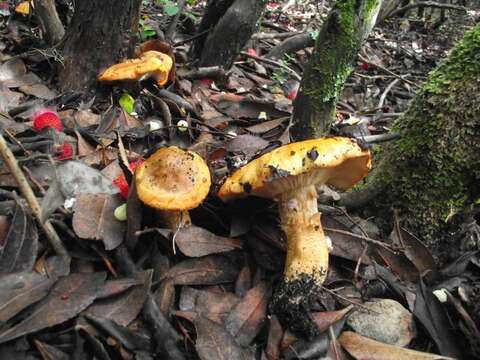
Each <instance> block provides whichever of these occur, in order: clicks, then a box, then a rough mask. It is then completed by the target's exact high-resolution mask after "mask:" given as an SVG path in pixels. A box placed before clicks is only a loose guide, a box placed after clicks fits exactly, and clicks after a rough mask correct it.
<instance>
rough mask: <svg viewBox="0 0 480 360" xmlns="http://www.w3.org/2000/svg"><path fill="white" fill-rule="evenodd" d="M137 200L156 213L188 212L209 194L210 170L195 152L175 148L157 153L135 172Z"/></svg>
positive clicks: (160, 150)
mask: <svg viewBox="0 0 480 360" xmlns="http://www.w3.org/2000/svg"><path fill="white" fill-rule="evenodd" d="M135 184H136V189H137V194H138V197H139V199H140V200H141V201H142V202H143V203H144V204H146V205H148V206H150V207H153V208H156V209H158V210H190V209H193V208H195V207H197V206H198V205H200V203H201V202H202V201H203V200H204V199H205V197H206V196H207V195H208V192H209V191H210V185H211V179H210V170H209V169H208V166H207V164H206V163H205V161H204V160H203V159H202V158H201V157H200V156H199V155H198V154H196V153H194V152H191V151H186V150H182V149H180V148H178V147H176V146H170V147H164V148H161V149H159V150H157V151H156V152H155V153H154V154H153V155H152V156H150V157H149V158H148V159H147V160H146V161H145V162H144V163H143V164H141V165H140V166H139V167H137V169H136V171H135Z"/></svg>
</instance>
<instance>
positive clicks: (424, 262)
mask: <svg viewBox="0 0 480 360" xmlns="http://www.w3.org/2000/svg"><path fill="white" fill-rule="evenodd" d="M390 238H391V239H392V242H393V244H395V245H398V246H400V247H401V248H403V249H405V250H404V253H405V256H406V257H407V258H408V259H409V260H410V261H411V262H412V263H413V265H415V267H416V268H417V270H418V272H419V273H420V274H422V273H424V272H425V271H427V270H431V271H432V272H433V273H436V271H437V265H436V264H435V259H434V258H433V256H432V253H431V252H430V250H428V248H427V247H426V246H425V245H424V244H423V243H422V242H421V241H420V240H419V239H418V238H416V237H415V236H414V235H413V234H411V233H409V232H408V231H407V230H405V229H404V228H402V227H401V226H400V223H399V221H398V219H395V226H394V229H393V231H392V234H391V235H390Z"/></svg>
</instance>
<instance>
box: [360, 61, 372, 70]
mask: <svg viewBox="0 0 480 360" xmlns="http://www.w3.org/2000/svg"><path fill="white" fill-rule="evenodd" d="M361 66H362V69H363V70H369V69H370V64H368V63H366V62H362V65H361Z"/></svg>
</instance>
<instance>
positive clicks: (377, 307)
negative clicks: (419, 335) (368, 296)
mask: <svg viewBox="0 0 480 360" xmlns="http://www.w3.org/2000/svg"><path fill="white" fill-rule="evenodd" d="M363 306H364V308H359V309H358V310H357V311H355V312H353V313H352V314H350V315H349V317H348V319H347V325H348V326H349V327H350V328H352V329H353V330H354V331H355V332H356V333H358V334H360V335H363V336H365V337H368V338H370V339H374V340H377V341H381V342H383V343H386V344H390V345H395V346H402V347H403V346H406V345H408V344H409V343H410V341H411V340H412V339H413V338H414V337H415V335H416V328H415V323H414V322H413V315H412V314H411V313H410V312H409V311H408V310H407V309H405V308H404V307H403V306H402V304H400V303H399V302H397V301H395V300H390V299H377V300H374V301H371V302H366V303H365V304H363ZM365 309H368V310H371V311H370V312H369V311H366V310H365Z"/></svg>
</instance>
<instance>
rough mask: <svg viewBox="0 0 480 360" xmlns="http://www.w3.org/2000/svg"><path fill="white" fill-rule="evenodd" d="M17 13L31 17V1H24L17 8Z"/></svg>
mask: <svg viewBox="0 0 480 360" xmlns="http://www.w3.org/2000/svg"><path fill="white" fill-rule="evenodd" d="M15 12H16V13H17V14H21V15H25V16H27V15H30V1H22V2H21V3H20V4H18V5H17V6H15Z"/></svg>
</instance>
